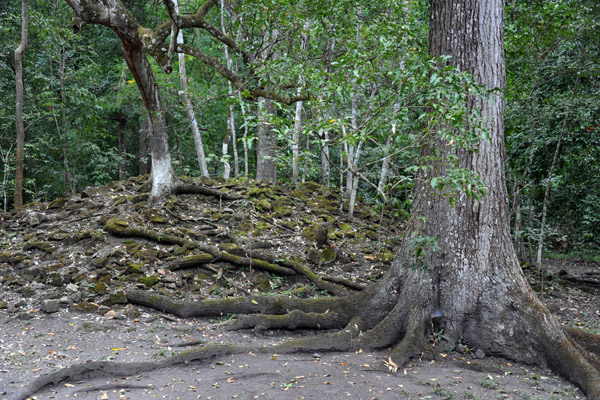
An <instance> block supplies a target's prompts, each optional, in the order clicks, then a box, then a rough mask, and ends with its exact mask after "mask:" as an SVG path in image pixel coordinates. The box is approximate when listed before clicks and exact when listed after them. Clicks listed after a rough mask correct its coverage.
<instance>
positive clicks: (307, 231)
mask: <svg viewBox="0 0 600 400" xmlns="http://www.w3.org/2000/svg"><path fill="white" fill-rule="evenodd" d="M318 232H319V224H317V223H313V224H311V225H310V226H308V227H306V228H304V229H303V230H302V236H303V237H304V238H305V239H307V240H311V241H315V240H317V233H318Z"/></svg>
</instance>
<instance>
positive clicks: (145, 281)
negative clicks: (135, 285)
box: [138, 275, 159, 287]
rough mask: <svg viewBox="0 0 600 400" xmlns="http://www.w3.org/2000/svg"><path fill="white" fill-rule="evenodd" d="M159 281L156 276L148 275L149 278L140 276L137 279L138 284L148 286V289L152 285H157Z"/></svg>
mask: <svg viewBox="0 0 600 400" xmlns="http://www.w3.org/2000/svg"><path fill="white" fill-rule="evenodd" d="M158 281H159V279H158V276H156V275H150V276H141V277H139V278H138V282H140V283H143V284H144V285H146V286H148V287H152V286H154V285H156V284H157V283H158Z"/></svg>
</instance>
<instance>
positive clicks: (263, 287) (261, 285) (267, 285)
mask: <svg viewBox="0 0 600 400" xmlns="http://www.w3.org/2000/svg"><path fill="white" fill-rule="evenodd" d="M254 287H255V288H256V289H257V290H258V291H259V292H268V291H270V290H271V281H270V280H269V278H267V277H266V276H263V277H262V279H260V281H259V282H258V284H256V285H255V286H254Z"/></svg>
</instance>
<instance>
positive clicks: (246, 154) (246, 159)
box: [238, 91, 248, 178]
mask: <svg viewBox="0 0 600 400" xmlns="http://www.w3.org/2000/svg"><path fill="white" fill-rule="evenodd" d="M238 100H239V102H240V108H241V110H242V119H243V120H246V107H245V106H244V100H243V99H242V93H241V92H240V91H238ZM242 145H243V148H244V176H245V177H246V178H247V177H248V124H244V136H243V138H242Z"/></svg>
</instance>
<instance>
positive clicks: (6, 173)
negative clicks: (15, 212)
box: [0, 145, 12, 212]
mask: <svg viewBox="0 0 600 400" xmlns="http://www.w3.org/2000/svg"><path fill="white" fill-rule="evenodd" d="M11 150H12V145H11V147H9V148H8V150H6V151H3V150H2V147H0V160H2V172H3V175H2V199H3V205H4V207H3V208H2V209H3V211H4V212H7V211H8V195H7V193H6V189H7V187H8V180H9V178H10V164H9V163H10V151H11Z"/></svg>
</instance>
